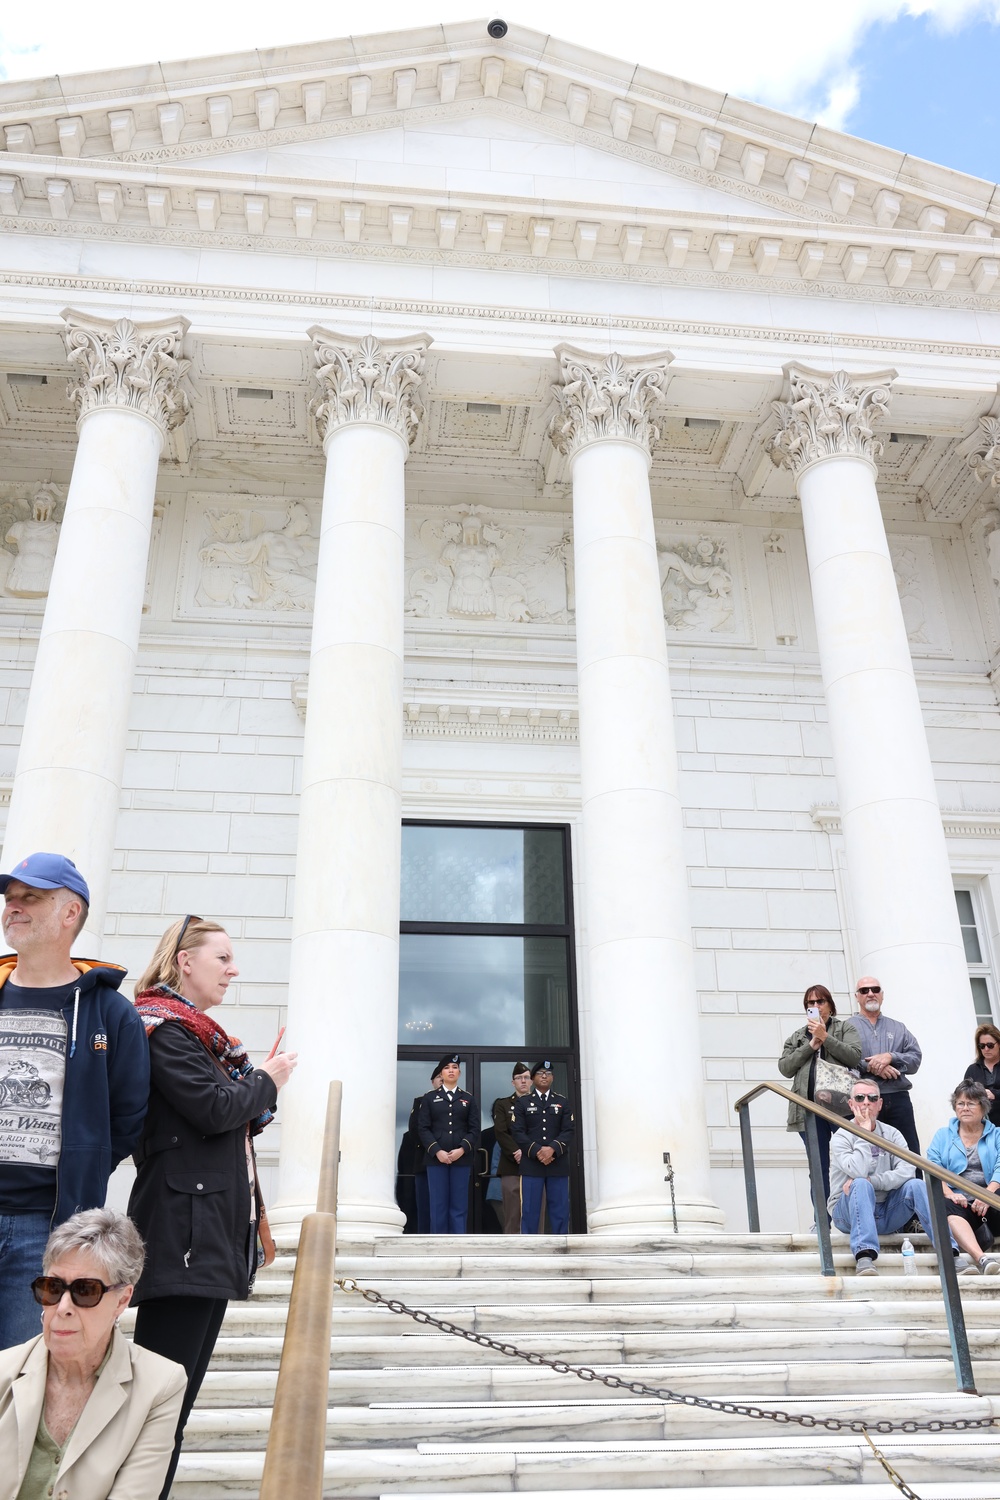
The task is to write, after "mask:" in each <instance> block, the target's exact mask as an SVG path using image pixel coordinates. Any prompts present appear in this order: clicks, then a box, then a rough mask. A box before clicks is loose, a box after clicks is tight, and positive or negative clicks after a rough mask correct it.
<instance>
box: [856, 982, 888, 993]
mask: <svg viewBox="0 0 1000 1500" xmlns="http://www.w3.org/2000/svg"><path fill="white" fill-rule="evenodd" d="M881 993H882V986H881V985H880V984H859V985H858V994H859V995H881Z"/></svg>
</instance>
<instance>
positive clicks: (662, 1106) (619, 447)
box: [550, 346, 722, 1234]
mask: <svg viewBox="0 0 1000 1500" xmlns="http://www.w3.org/2000/svg"><path fill="white" fill-rule="evenodd" d="M556 354H557V356H558V359H559V382H558V384H557V385H556V386H555V387H554V388H553V392H554V395H555V399H556V403H557V411H556V414H555V416H554V418H553V420H552V424H551V427H550V437H551V438H552V441H553V443H554V444H555V446H556V447H557V448H558V449H559V451H560V452H562V453H565V454H566V455H567V456H568V458H569V460H570V463H571V465H572V476H573V555H574V561H575V572H576V642H577V664H578V672H579V700H580V762H581V767H580V769H581V797H582V840H581V841H582V855H583V886H584V907H585V923H586V965H587V973H586V998H587V1004H588V1009H589V1038H590V1053H591V1059H592V1066H593V1070H594V1094H595V1109H596V1126H597V1171H598V1182H597V1194H596V1198H594V1200H593V1201H594V1202H595V1207H594V1208H593V1210H592V1212H591V1215H590V1227H591V1229H593V1230H603V1231H605V1232H608V1233H612V1234H663V1233H669V1232H670V1231H671V1230H672V1228H673V1219H672V1212H671V1205H670V1194H669V1189H668V1187H667V1184H666V1183H665V1182H664V1167H663V1152H664V1151H669V1152H670V1153H671V1158H672V1162H673V1165H674V1168H675V1171H676V1184H675V1186H676V1192H677V1216H678V1220H679V1222H680V1224H681V1226H682V1228H685V1229H695V1228H702V1229H704V1228H714V1229H717V1228H719V1227H720V1226H721V1223H722V1214H721V1212H720V1211H719V1210H718V1209H717V1208H716V1207H715V1206H714V1205H713V1204H712V1201H711V1196H710V1187H709V1156H708V1130H707V1125H706V1118H705V1102H704V1083H703V1079H704V1070H703V1067H702V1057H701V1043H700V1037H699V1026H698V999H697V994H696V990H695V978H694V964H693V954H692V949H691V930H690V919H689V916H688V895H687V868H686V864H685V860H684V849H683V829H682V819H681V807H680V801H679V798H678V792H677V755H676V749H675V744H674V731H673V710H672V703H671V696H670V673H669V669H668V665H667V642H666V632H665V627H664V619H663V599H662V596H661V593H660V575H659V566H658V562H657V553H656V539H655V536H654V534H653V511H652V504H651V499H650V490H649V469H650V462H651V456H650V450H651V445H652V443H653V442H654V441H655V439H656V436H657V429H656V425H655V418H656V414H657V410H658V408H659V407H660V405H661V403H662V399H663V392H664V389H665V386H666V381H667V364H668V362H669V360H670V358H671V356H670V355H668V354H660V355H655V356H650V357H648V358H643V359H634V360H624V359H622V357H621V356H619V355H617V354H611V355H609V356H608V357H607V358H602V356H601V355H599V354H589V353H585V352H582V351H579V350H576V349H570V348H567V347H565V346H563V347H561V348H559V349H557V350H556Z"/></svg>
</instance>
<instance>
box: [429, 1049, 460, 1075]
mask: <svg viewBox="0 0 1000 1500" xmlns="http://www.w3.org/2000/svg"><path fill="white" fill-rule="evenodd" d="M452 1063H457V1064H458V1066H459V1067H461V1066H462V1059H461V1058H460V1057H459V1055H458V1053H457V1052H449V1053H448V1056H447V1057H442V1059H441V1061H440V1062H439V1063H438V1065H437V1067H436V1068H435V1069H434V1072H435V1073H443V1072H444V1070H445V1068H447V1067H449V1066H450V1064H452Z"/></svg>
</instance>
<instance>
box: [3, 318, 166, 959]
mask: <svg viewBox="0 0 1000 1500" xmlns="http://www.w3.org/2000/svg"><path fill="white" fill-rule="evenodd" d="M65 322H66V332H65V337H66V347H67V351H68V357H69V363H70V368H71V371H72V376H71V380H70V387H69V395H70V399H71V400H72V401H73V402H74V403H75V405H76V407H77V410H78V412H79V420H78V424H77V425H78V431H79V442H78V445H77V450H76V457H75V459H74V463H73V475H72V478H71V480H70V486H69V494H68V496H67V500H66V510H65V515H64V517H63V522H62V527H61V530H60V534H59V544H58V547H57V550H56V557H55V564H54V566H53V569H52V579H51V583H50V585H49V593H48V600H47V602H46V606H45V614H44V617H43V619H42V627H41V633H40V636H39V641H38V653H37V656H36V658H35V667H34V672H33V674H32V679H31V689H30V692H29V695H28V706H27V713H26V716H25V722H24V733H23V735H22V737H21V747H20V750H19V753H18V758H17V769H16V771H15V775H14V786H13V790H12V793H11V804H10V815H9V817H8V820H7V831H6V836H5V838H4V848H3V856H2V858H3V861H4V863H3V866H2V868H4V869H10V868H11V867H12V866H13V865H14V863H15V862H16V861H17V860H19V859H21V858H23V857H24V855H26V854H30V853H31V852H32V850H34V849H53V850H57V851H58V852H60V853H63V854H68V855H69V856H70V857H71V858H72V859H73V860H75V861H76V863H77V865H78V866H79V867H80V869H81V870H82V871H83V873H84V875H85V877H86V879H87V881H88V883H89V885H90V891H91V897H92V901H91V907H90V915H89V917H88V920H87V926H86V928H85V930H84V932H83V933H82V934H81V936H80V938H79V939H78V944H77V946H78V951H79V952H81V953H83V952H86V953H90V954H91V955H95V956H96V955H98V954H99V953H100V948H101V938H102V933H103V928H104V915H105V911H106V908H107V898H108V883H109V880H110V873H111V858H112V854H113V851H114V845H115V826H116V822H117V818H118V805H119V801H120V797H121V782H122V769H123V765H124V760H125V740H126V724H127V718H128V709H129V703H130V701H131V696H132V674H133V668H134V665H135V657H136V651H137V649H138V644H139V626H140V622H141V619H142V600H143V593H144V590H145V586H146V567H147V559H148V553H149V538H150V531H151V528H152V522H153V500H154V495H155V490H156V473H157V465H158V464H159V459H160V453H161V450H162V448H163V443H164V439H165V436H166V434H167V432H168V430H170V429H171V428H173V427H176V426H178V425H179V424H180V423H181V422H183V421H184V418H185V416H186V415H187V410H188V403H187V397H186V396H185V394H184V392H183V391H182V390H181V388H180V379H181V376H182V375H183V374H184V371H185V370H186V369H187V365H188V361H187V360H185V359H182V358H181V357H180V347H181V341H182V339H183V337H184V333H185V330H186V329H187V326H188V325H187V322H186V321H185V320H184V319H179V318H175V319H172V320H171V321H170V322H166V323H144V324H138V325H137V324H135V323H133V322H131V320H130V319H128V318H122V319H120V320H119V321H118V322H107V321H105V320H103V319H100V318H89V317H84V316H82V315H80V314H77V313H73V312H68V313H66V314H65Z"/></svg>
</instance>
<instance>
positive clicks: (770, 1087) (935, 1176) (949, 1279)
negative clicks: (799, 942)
mask: <svg viewBox="0 0 1000 1500" xmlns="http://www.w3.org/2000/svg"><path fill="white" fill-rule="evenodd" d="M767 1093H770V1094H777V1095H778V1096H779V1097H780V1098H782V1099H787V1100H788V1101H789V1103H791V1104H797V1105H799V1106H800V1107H801V1108H802V1109H803V1110H804V1111H805V1143H806V1157H807V1160H808V1162H809V1179H810V1182H811V1184H812V1195H813V1207H814V1209H815V1211H816V1238H817V1241H818V1244H819V1261H820V1270H821V1272H822V1274H823V1275H824V1276H835V1275H836V1274H837V1272H836V1269H835V1267H834V1264H833V1248H832V1246H831V1243H830V1224H829V1220H828V1219H827V1215H826V1200H825V1197H824V1191H825V1190H824V1185H823V1173H822V1170H821V1167H820V1159H819V1137H818V1135H817V1132H816V1121H817V1120H818V1119H820V1120H826V1121H828V1122H829V1124H831V1125H836V1126H837V1128H838V1130H846V1131H847V1132H848V1134H849V1135H854V1136H857V1137H858V1139H859V1140H862V1141H869V1142H870V1141H871V1138H872V1136H871V1131H869V1130H865V1129H863V1127H861V1126H859V1125H855V1124H854V1122H853V1121H852V1120H843V1119H841V1117H840V1115H835V1114H834V1113H833V1112H832V1110H829V1109H824V1108H823V1106H822V1105H821V1104H816V1103H815V1102H814V1101H813V1100H812V1099H804V1098H803V1097H802V1095H801V1094H793V1093H792V1091H791V1089H786V1088H785V1087H784V1085H783V1084H780V1083H759V1084H757V1085H756V1087H754V1088H752V1089H750V1090H749V1091H748V1092H747V1093H745V1094H741V1095H740V1097H739V1098H738V1099H737V1100H736V1102H735V1104H734V1105H733V1108H734V1109H735V1111H736V1113H737V1115H738V1116H739V1121H740V1143H741V1146H742V1149H743V1178H744V1183H745V1186H746V1195H747V1220H748V1223H749V1226H750V1230H751V1233H753V1234H759V1233H760V1210H759V1208H758V1204H757V1173H756V1169H755V1166H754V1159H753V1135H752V1132H751V1128H750V1105H751V1103H752V1102H753V1100H754V1099H757V1098H759V1097H760V1095H761V1094H767ZM891 1154H892V1155H893V1156H896V1157H898V1158H899V1159H900V1161H905V1162H908V1163H909V1164H910V1166H911V1167H919V1168H920V1170H921V1171H922V1172H923V1174H924V1176H925V1177H926V1178H927V1179H928V1190H927V1198H928V1206H929V1208H930V1213H931V1220H932V1223H933V1229H934V1245H935V1249H936V1253H937V1263H938V1274H939V1276H940V1278H941V1290H942V1294H943V1296H944V1310H945V1317H946V1319H947V1323H948V1341H949V1343H950V1345H951V1357H952V1363H953V1364H954V1367H955V1379H956V1383H957V1385H958V1389H959V1390H960V1391H963V1392H965V1393H967V1394H969V1395H973V1396H974V1395H975V1394H976V1385H975V1380H974V1377H973V1373H972V1358H971V1355H970V1354H969V1339H968V1335H967V1333H966V1330H965V1314H964V1313H963V1311H962V1298H961V1295H960V1293H959V1290H958V1278H957V1276H956V1273H955V1259H954V1256H952V1255H949V1254H947V1253H946V1251H947V1249H948V1248H950V1245H951V1235H950V1231H949V1228H948V1205H947V1200H946V1199H945V1196H944V1193H943V1191H942V1188H941V1184H942V1183H943V1182H947V1183H948V1184H949V1185H950V1186H951V1187H957V1188H959V1189H960V1190H961V1191H962V1192H968V1190H969V1185H968V1183H966V1182H963V1181H962V1179H961V1178H960V1177H958V1176H956V1174H955V1173H954V1172H949V1171H948V1169H947V1167H939V1166H938V1165H937V1163H936V1162H932V1161H928V1160H927V1158H926V1157H925V1156H919V1155H918V1154H917V1153H916V1152H915V1151H910V1150H909V1149H908V1148H907V1147H905V1146H896V1145H894V1146H893V1147H892V1153H891ZM976 1197H977V1198H979V1199H981V1201H982V1202H983V1203H988V1204H990V1205H991V1206H992V1207H993V1208H997V1209H1000V1197H998V1196H997V1195H996V1194H995V1193H991V1192H989V1191H987V1189H986V1188H979V1187H977V1188H976ZM925 1227H926V1226H925Z"/></svg>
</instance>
